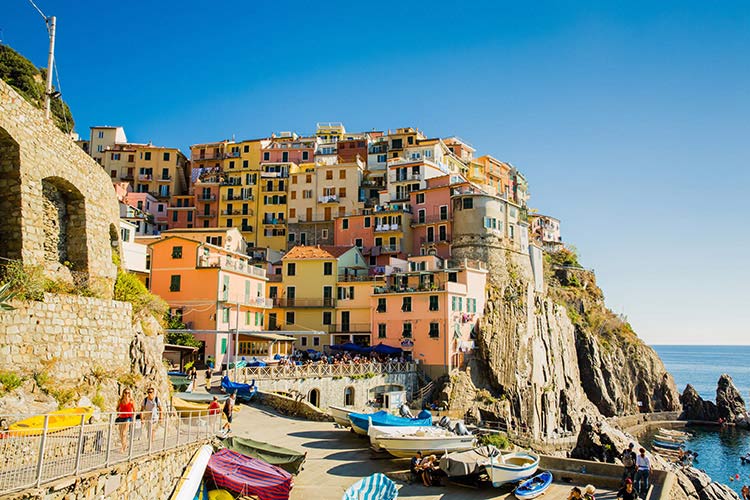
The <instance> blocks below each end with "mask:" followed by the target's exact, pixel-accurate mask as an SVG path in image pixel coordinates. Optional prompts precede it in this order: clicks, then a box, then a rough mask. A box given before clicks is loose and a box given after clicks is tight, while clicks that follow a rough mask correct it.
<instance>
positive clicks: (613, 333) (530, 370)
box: [444, 250, 680, 439]
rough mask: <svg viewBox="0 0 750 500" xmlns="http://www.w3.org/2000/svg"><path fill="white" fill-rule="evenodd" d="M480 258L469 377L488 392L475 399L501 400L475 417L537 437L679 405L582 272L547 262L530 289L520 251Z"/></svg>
mask: <svg viewBox="0 0 750 500" xmlns="http://www.w3.org/2000/svg"><path fill="white" fill-rule="evenodd" d="M459 257H460V256H459ZM467 257H468V258H473V257H476V256H475V255H468V256H467ZM486 260H487V261H488V264H489V266H488V267H489V269H490V274H489V278H488V283H489V284H488V288H487V296H488V303H487V307H486V309H485V316H484V318H483V320H482V323H481V325H480V331H479V335H478V338H477V351H478V352H477V354H476V355H475V359H474V364H473V366H472V372H471V376H470V379H471V383H472V384H473V386H474V387H475V389H477V390H481V391H485V392H487V393H488V396H487V397H480V398H478V399H484V400H490V401H496V400H499V401H502V402H506V404H505V405H499V404H498V405H494V406H493V405H487V404H482V405H479V406H481V412H480V413H483V418H485V419H486V420H493V419H494V420H500V421H505V422H506V423H507V424H508V425H509V426H512V427H516V426H518V425H520V426H522V427H524V428H525V429H527V430H528V433H529V437H531V438H532V439H544V438H553V437H556V436H561V435H570V434H572V433H577V432H578V431H579V429H580V428H581V424H582V422H583V420H584V417H585V416H586V415H591V416H597V415H604V416H613V415H623V414H632V413H637V412H638V411H639V408H642V409H644V410H647V411H661V410H664V411H673V410H676V409H679V405H680V403H679V393H678V392H677V390H676V388H675V386H674V381H673V380H672V378H671V376H670V375H669V374H668V373H667V371H666V370H665V368H664V365H663V364H662V362H661V360H660V359H659V358H658V356H657V355H656V353H655V352H654V351H653V350H652V349H651V348H649V347H648V346H646V345H645V344H644V343H643V342H642V341H641V340H640V339H638V337H637V336H636V335H635V333H633V331H632V330H631V329H630V326H629V325H628V324H627V323H626V322H625V321H624V320H623V319H621V318H619V317H617V316H616V315H614V314H613V313H612V312H610V311H609V310H608V309H606V307H605V306H604V298H603V294H602V292H601V290H600V289H599V288H598V287H597V286H596V282H595V279H594V275H593V273H592V272H589V271H584V270H582V269H580V268H577V269H576V270H575V271H569V270H567V268H562V270H558V269H556V266H555V264H554V261H553V262H549V261H548V262H546V263H545V285H546V290H545V293H539V292H538V291H536V289H535V286H534V283H533V275H532V270H531V265H530V261H529V257H528V256H527V255H522V254H519V253H515V252H511V251H503V250H493V251H492V252H491V253H489V255H487V259H486ZM449 393H450V394H452V397H450V398H449V401H450V405H451V408H453V409H464V410H466V411H467V412H469V413H471V412H474V413H477V412H478V409H477V405H476V404H474V405H472V404H471V402H470V401H467V399H468V398H466V397H464V396H462V394H465V393H466V390H462V391H451V390H450V389H449V390H448V391H445V392H444V394H446V395H447V394H449ZM459 393H460V394H459ZM476 399H477V398H475V400H476ZM493 411H494V412H496V413H494V414H493V413H492V412H493Z"/></svg>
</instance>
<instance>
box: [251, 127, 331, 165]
mask: <svg viewBox="0 0 750 500" xmlns="http://www.w3.org/2000/svg"><path fill="white" fill-rule="evenodd" d="M316 144H317V138H315V137H297V134H294V133H292V132H280V133H279V135H278V136H276V135H275V136H274V137H273V138H272V139H271V142H270V143H269V144H268V146H267V147H265V148H262V149H261V160H260V161H261V162H262V163H296V164H297V165H299V164H300V163H311V162H312V161H313V160H314V157H315V146H316Z"/></svg>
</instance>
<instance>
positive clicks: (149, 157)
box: [143, 151, 151, 161]
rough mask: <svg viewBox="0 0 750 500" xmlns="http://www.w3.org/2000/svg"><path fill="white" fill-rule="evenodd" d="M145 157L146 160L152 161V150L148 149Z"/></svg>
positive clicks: (144, 154)
mask: <svg viewBox="0 0 750 500" xmlns="http://www.w3.org/2000/svg"><path fill="white" fill-rule="evenodd" d="M143 159H144V160H146V161H150V160H151V151H146V152H145V153H143Z"/></svg>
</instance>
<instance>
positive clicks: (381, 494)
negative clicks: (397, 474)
mask: <svg viewBox="0 0 750 500" xmlns="http://www.w3.org/2000/svg"><path fill="white" fill-rule="evenodd" d="M396 498H398V489H397V488H396V484H395V483H394V482H393V481H391V480H390V479H388V478H387V477H385V476H384V475H383V474H380V473H377V474H373V475H372V476H368V477H366V478H363V479H360V480H359V481H357V482H356V483H354V484H353V485H351V486H350V487H349V489H348V490H346V493H344V496H343V497H342V499H341V500H394V499H396Z"/></svg>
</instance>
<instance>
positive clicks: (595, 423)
mask: <svg viewBox="0 0 750 500" xmlns="http://www.w3.org/2000/svg"><path fill="white" fill-rule="evenodd" d="M631 442H634V439H633V438H632V437H631V436H628V435H627V434H625V433H624V432H622V431H621V430H619V429H616V428H614V427H612V426H611V425H610V424H609V423H608V422H607V421H606V420H604V419H602V418H593V417H589V416H586V417H585V418H584V420H583V423H582V424H581V431H580V432H579V433H578V441H577V442H576V446H575V448H573V450H572V451H571V452H570V456H571V457H572V458H579V459H581V460H593V461H595V462H607V463H615V459H619V458H620V451H621V450H624V449H625V448H626V447H627V446H628V444H629V443H631Z"/></svg>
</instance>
